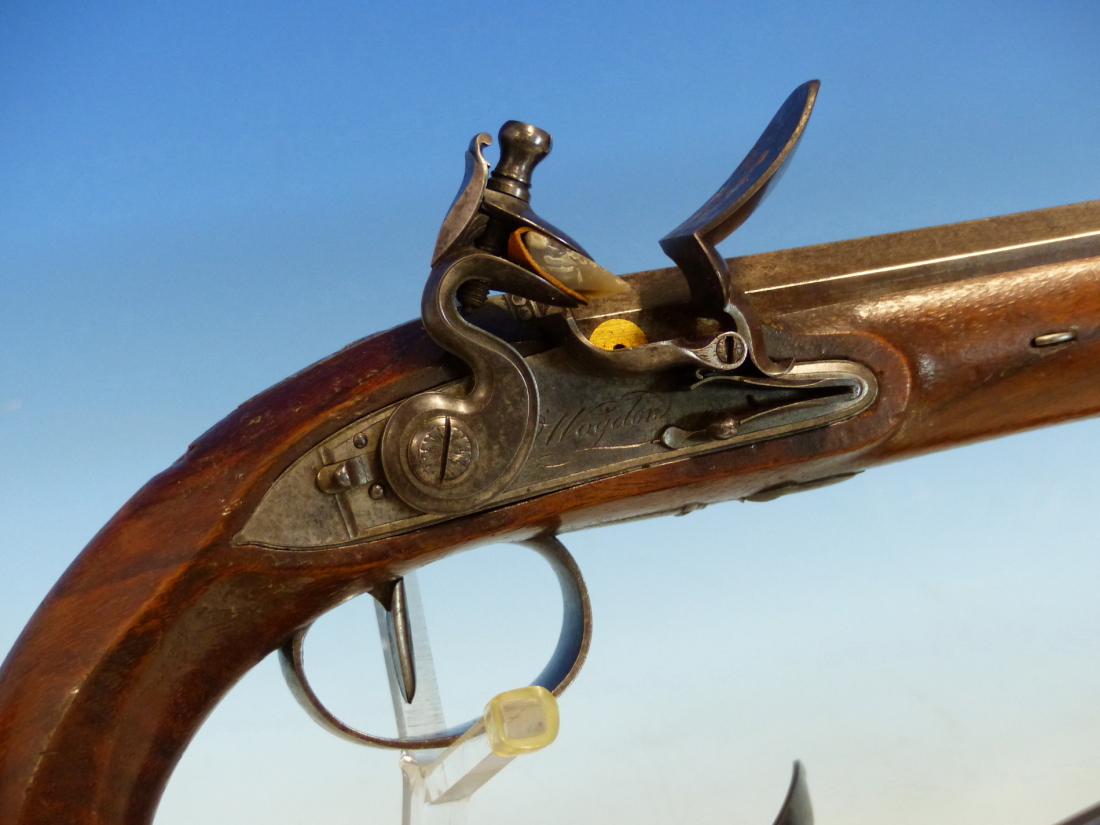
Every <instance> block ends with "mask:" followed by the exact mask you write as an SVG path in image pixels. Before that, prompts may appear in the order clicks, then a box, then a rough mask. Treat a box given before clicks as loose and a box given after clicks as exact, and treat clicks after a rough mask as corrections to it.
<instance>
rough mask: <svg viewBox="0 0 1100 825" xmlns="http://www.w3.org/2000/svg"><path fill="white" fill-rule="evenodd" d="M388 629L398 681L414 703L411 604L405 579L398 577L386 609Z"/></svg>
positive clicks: (406, 700)
mask: <svg viewBox="0 0 1100 825" xmlns="http://www.w3.org/2000/svg"><path fill="white" fill-rule="evenodd" d="M386 629H387V630H388V631H389V633H390V647H391V649H392V650H393V652H394V654H395V655H394V659H395V660H396V664H397V667H396V668H395V670H396V671H397V681H398V683H399V684H400V686H401V692H402V693H403V694H404V696H405V702H406V703H407V704H410V705H411V704H412V700H413V697H414V696H415V695H416V661H415V660H414V659H413V641H412V628H411V627H410V626H409V605H408V601H407V600H406V598H405V580H404V579H398V580H397V583H396V584H395V585H394V588H393V596H391V598H390V605H389V609H388V610H387V611H386Z"/></svg>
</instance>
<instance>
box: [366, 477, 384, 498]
mask: <svg viewBox="0 0 1100 825" xmlns="http://www.w3.org/2000/svg"><path fill="white" fill-rule="evenodd" d="M367 495H369V496H370V497H371V498H373V499H374V500H375V501H377V500H378V499H380V498H382V497H383V496H385V495H386V488H385V487H383V486H382V485H381V484H378V483H377V482H376V483H374V484H372V485H371V486H370V487H368V488H367Z"/></svg>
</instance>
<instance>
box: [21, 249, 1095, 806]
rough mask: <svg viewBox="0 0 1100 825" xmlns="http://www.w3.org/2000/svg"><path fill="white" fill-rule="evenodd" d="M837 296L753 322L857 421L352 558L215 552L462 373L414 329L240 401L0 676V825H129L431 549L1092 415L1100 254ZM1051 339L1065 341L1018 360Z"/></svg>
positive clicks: (659, 470)
mask: <svg viewBox="0 0 1100 825" xmlns="http://www.w3.org/2000/svg"><path fill="white" fill-rule="evenodd" d="M735 263H736V262H735ZM840 297H841V299H839V300H834V301H830V302H828V303H826V304H824V305H819V306H811V307H807V306H806V305H805V303H803V304H799V303H798V302H797V301H791V302H789V303H788V304H787V305H786V306H784V305H783V302H782V301H781V300H778V298H776V299H772V300H769V301H767V302H764V304H765V306H766V314H767V319H768V320H769V321H770V322H771V323H772V324H773V325H774V326H775V329H776V331H775V332H774V334H772V335H770V345H771V347H773V348H774V351H775V353H776V354H777V355H778V356H781V357H786V356H792V357H796V358H799V359H802V360H817V359H822V358H848V359H852V360H856V361H859V362H861V363H864V364H866V365H867V366H869V367H870V368H871V369H873V371H874V372H875V374H876V376H877V378H878V380H879V382H880V396H879V398H878V400H876V402H875V403H874V404H873V405H872V406H871V408H870V409H869V410H867V411H866V412H865V413H863V414H862V415H860V416H858V417H856V418H854V419H851V420H849V421H845V422H842V423H838V424H835V425H832V426H829V427H825V428H822V429H818V430H813V431H809V432H805V433H801V434H798V435H794V436H789V437H786V438H781V439H776V440H773V441H768V442H763V443H759V444H755V445H750V446H746V447H740V448H733V449H729V450H726V451H722V452H717V453H710V454H707V455H702V456H697V457H693V458H686V459H682V460H679V461H675V462H672V463H669V464H666V465H662V466H659V467H651V468H647V469H640V470H636V471H632V472H628V473H624V474H621V475H618V476H614V477H611V478H606V479H602V480H599V481H594V482H591V483H588V484H584V485H581V486H578V487H575V488H572V489H569V490H563V491H559V492H556V493H551V494H548V495H545V496H541V497H538V498H535V499H532V500H529V501H525V502H522V503H518V504H515V505H510V506H506V507H500V508H496V509H492V510H489V511H487V512H483V513H479V514H476V515H471V516H465V517H461V518H456V519H453V520H451V521H447V522H443V523H440V524H436V525H433V526H431V527H429V528H426V529H423V530H419V531H417V532H415V533H410V534H406V535H401V536H395V537H392V538H388V539H382V540H376V541H372V542H365V543H361V544H352V545H346V546H341V547H336V548H330V549H324V550H316V551H309V552H301V551H279V550H270V549H265V548H260V547H256V546H249V545H243V546H234V545H233V544H232V543H231V538H232V536H233V535H234V534H235V533H236V532H237V531H238V530H240V529H241V527H242V526H243V524H244V522H245V521H246V520H247V518H248V517H249V515H250V514H251V512H252V510H253V508H254V507H255V506H256V504H257V503H258V502H259V500H260V498H261V497H262V495H263V494H264V492H266V490H267V489H268V488H269V486H270V485H271V484H272V483H273V482H274V480H275V479H276V478H277V477H278V475H279V473H281V472H282V471H283V470H284V469H285V468H286V467H288V466H289V465H290V464H291V463H292V462H293V461H294V460H295V459H296V458H298V457H299V456H300V455H301V454H302V453H303V452H305V451H306V450H307V449H309V448H310V447H311V446H313V445H314V444H316V443H317V442H318V441H320V440H322V439H323V438H325V437H326V436H328V435H330V434H331V433H333V432H335V431H336V430H338V429H340V428H341V427H343V426H345V425H347V424H348V423H350V422H351V421H354V420H356V419H357V418H360V417H362V416H364V415H366V414H368V413H370V412H371V411H373V410H376V409H379V408H381V407H384V406H386V405H388V404H391V403H393V402H394V401H396V400H398V399H400V398H403V397H406V396H408V395H409V394H411V393H414V392H418V391H421V390H423V389H427V388H429V387H431V386H435V385H437V384H439V383H442V382H444V381H447V380H452V379H454V378H456V377H458V376H459V375H460V374H461V370H460V369H459V366H458V365H457V364H456V363H455V362H454V361H453V359H451V358H450V357H448V356H446V355H445V354H444V353H442V352H441V351H440V350H439V349H438V348H437V347H436V346H435V345H434V344H433V343H432V342H431V341H430V340H429V339H428V338H427V336H426V335H425V334H424V332H423V330H422V328H421V327H420V325H419V324H418V323H413V324H408V325H405V326H402V327H399V328H397V329H395V330H391V331H390V332H387V333H383V334H380V335H377V336H374V337H372V338H368V339H364V340H363V341H359V342H357V343H355V344H353V345H351V346H350V347H348V348H346V349H344V350H342V351H340V352H338V353H336V354H335V355H333V356H331V357H330V358H328V359H325V360H324V361H321V362H319V363H318V364H315V365H314V366H312V367H310V368H308V369H306V370H304V371H302V372H301V373H299V374H297V375H295V376H293V377H291V378H289V379H287V380H286V381H284V382H283V383H281V384H279V385H277V386H275V387H273V388H272V389H270V390H268V391H266V392H264V393H262V394H261V395H259V396H257V397H255V398H253V399H251V400H250V401H248V402H246V403H245V404H243V405H242V406H241V407H240V408H239V409H238V410H237V411H235V412H234V413H233V414H232V415H230V416H229V417H228V418H227V419H225V420H224V421H223V422H221V423H220V424H218V425H217V426H215V427H214V428H213V429H211V430H210V431H209V432H207V433H206V434H204V435H203V436H202V437H201V438H199V439H198V440H197V441H196V442H195V444H194V445H192V447H191V448H190V449H189V450H188V452H187V453H186V454H185V455H184V456H183V457H182V458H181V459H180V460H179V461H177V462H176V463H175V464H173V465H172V466H171V467H170V468H168V469H167V470H166V471H165V472H163V473H161V474H160V475H158V476H157V477H155V478H154V479H152V480H151V481H150V482H149V483H148V484H147V485H145V487H143V488H142V489H141V490H140V491H139V492H138V493H137V494H135V496H134V497H133V498H132V499H131V500H130V501H129V502H128V503H127V504H126V506H125V507H124V508H123V509H122V510H121V511H120V512H119V513H118V514H117V515H116V516H115V517H114V518H113V519H112V520H111V521H110V522H109V523H108V524H107V525H106V526H105V527H104V528H103V529H102V530H101V531H100V532H99V534H98V535H97V536H96V537H95V538H94V539H93V541H92V542H91V543H90V544H89V545H88V547H87V548H86V549H85V550H84V552H83V553H82V554H81V555H80V556H79V557H78V558H77V560H76V561H75V562H74V563H73V565H72V566H71V567H70V568H69V570H68V571H67V572H66V573H65V575H64V576H63V578H62V579H61V580H60V581H59V582H58V583H57V585H56V586H55V587H54V588H53V590H52V591H51V593H50V594H49V596H48V597H47V598H46V600H45V602H44V603H43V604H42V606H41V607H40V608H39V610H38V611H37V612H36V614H35V616H34V617H33V619H32V620H31V622H30V624H29V625H28V626H27V628H26V629H25V631H24V632H23V634H22V636H21V637H20V639H19V640H18V641H17V643H16V645H15V647H14V648H13V650H12V652H11V654H10V655H9V657H8V659H7V660H6V662H5V663H4V665H3V667H2V668H0V822H3V823H5V824H6V823H12V825H17V824H18V825H31V824H32V823H33V824H34V825H46V823H51V825H52V823H73V825H91V824H92V823H96V824H97V825H141V824H142V823H148V822H149V821H150V820H151V819H152V816H153V812H154V810H155V807H156V804H157V801H158V799H159V798H160V795H161V792H162V790H163V788H164V785H165V783H166V782H167V779H168V776H169V774H170V773H171V770H172V768H173V767H174V765H175V764H176V762H177V760H178V759H179V757H180V755H181V754H182V752H183V750H184V748H185V747H186V745H187V743H188V741H189V740H190V739H191V737H192V735H193V734H194V732H195V731H196V730H197V728H198V726H199V725H200V724H201V723H202V721H203V719H204V718H205V717H206V715H207V714H208V713H209V712H210V711H211V710H212V709H213V707H214V706H215V704H216V703H217V701H218V700H219V699H220V698H221V697H222V696H223V695H224V694H225V692H226V691H227V690H228V689H229V688H230V687H231V686H232V685H233V684H234V683H235V682H236V681H237V680H238V679H239V678H240V677H241V676H242V675H243V674H244V673H245V672H246V671H247V670H248V669H249V668H251V667H252V666H253V665H254V664H255V663H257V662H258V661H259V660H260V659H261V658H263V657H264V656H266V655H267V654H268V653H269V652H270V651H272V650H274V649H275V648H276V647H277V646H278V645H279V644H280V643H281V642H282V641H283V640H284V639H285V638H286V637H287V636H288V635H289V634H290V633H291V632H292V631H293V630H294V629H295V628H297V627H299V626H300V625H302V624H304V623H306V622H308V621H310V620H312V619H313V618H315V617H316V616H317V615H319V614H320V613H322V612H324V611H325V610H327V609H329V608H330V607H332V606H333V605H335V604H337V603H339V602H340V601H342V600H343V599H344V598H345V597H346V596H347V595H349V594H352V593H359V592H362V591H363V590H365V589H367V588H368V587H370V586H372V585H374V584H376V583H378V582H380V581H383V580H386V579H388V578H391V577H393V576H395V575H399V574H401V573H402V572H405V571H407V570H409V569H412V568H415V567H417V566H420V565H422V564H425V563H427V562H430V561H432V560H435V559H438V558H440V557H442V556H443V555H446V554H448V553H453V552H457V551H459V550H462V549H465V548H468V547H472V546H474V545H476V544H481V543H489V542H495V541H511V540H519V539H523V538H528V537H530V536H533V535H536V534H539V533H544V532H561V531H566V530H571V529H578V528H581V527H588V526H593V525H598V524H601V523H606V522H609V521H614V520H618V519H624V518H631V517H636V516H641V515H647V514H657V513H662V512H670V511H675V510H678V509H680V508H683V507H685V506H689V505H694V504H700V503H709V502H715V501H721V500H727V499H730V498H737V497H742V496H746V495H750V494H752V493H755V492H757V491H759V490H762V489H765V488H769V487H772V486H775V485H777V484H781V483H786V482H803V481H810V480H813V479H816V478H821V477H824V476H830V475H835V474H838V473H845V472H853V471H857V470H862V469H864V468H867V467H871V466H873V465H875V464H879V463H882V462H885V461H892V460H897V459H900V458H905V457H908V456H912V455H917V454H920V453H923V452H928V451H930V450H936V449H942V448H946V447H950V446H953V445H956V444H961V443H965V442H969V441H974V440H977V439H982V438H988V437H992V436H995V435H1001V434H1005V433H1009V432H1015V431H1019V430H1022V429H1026V428H1030V427H1035V426H1040V425H1044V424H1051V423H1055V422H1058V421H1064V420H1069V419H1073V418H1079V417H1082V416H1086V415H1095V414H1097V413H1098V412H1100V329H1098V325H1100V259H1098V258H1088V259H1083V260H1076V261H1071V262H1059V263H1053V264H1045V265H1042V266H1036V267H1030V268H1027V269H1022V270H1017V271H1012V272H1001V273H994V274H986V275H980V276H977V277H968V278H966V279H964V280H961V281H953V282H945V283H935V284H930V285H928V286H924V287H919V288H907V289H905V290H904V291H902V292H900V293H897V294H892V295H888V296H882V295H878V296H874V297H869V298H865V299H861V298H858V297H857V298H854V299H850V300H849V299H844V298H843V296H840ZM1062 329H1072V330H1074V331H1075V332H1076V333H1077V340H1076V341H1075V342H1073V343H1071V344H1064V345H1060V346H1055V347H1051V348H1046V349H1038V348H1035V347H1033V346H1031V343H1030V342H1031V340H1032V338H1034V337H1035V336H1036V335H1039V334H1043V333H1047V332H1052V331H1057V330H1062Z"/></svg>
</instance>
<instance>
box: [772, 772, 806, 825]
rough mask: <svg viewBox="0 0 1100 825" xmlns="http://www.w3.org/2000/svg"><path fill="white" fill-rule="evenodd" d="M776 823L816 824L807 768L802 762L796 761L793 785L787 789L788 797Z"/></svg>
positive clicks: (792, 824) (784, 824)
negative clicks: (811, 803)
mask: <svg viewBox="0 0 1100 825" xmlns="http://www.w3.org/2000/svg"><path fill="white" fill-rule="evenodd" d="M775 825H814V810H813V806H812V805H810V789H809V787H808V786H807V784H806V769H805V768H803V767H802V763H801V762H795V763H794V773H793V774H792V776H791V785H790V787H789V788H788V789H787V798H786V799H784V800H783V807H782V808H780V810H779V816H777V817H776V818H775Z"/></svg>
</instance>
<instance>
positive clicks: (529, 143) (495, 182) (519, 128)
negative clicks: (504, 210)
mask: <svg viewBox="0 0 1100 825" xmlns="http://www.w3.org/2000/svg"><path fill="white" fill-rule="evenodd" d="M497 137H498V139H499V140H500V161H499V162H498V163H497V165H496V168H495V169H493V174H492V176H491V177H490V178H489V183H488V187H489V188H490V189H495V190H496V191H497V192H503V193H504V194H506V195H511V196H512V197H515V198H519V199H520V200H521V201H529V200H530V199H531V172H532V171H533V170H534V168H535V167H536V166H538V164H539V163H540V162H541V161H542V159H543V158H544V157H546V156H547V155H549V154H550V149H551V146H552V145H553V141H552V140H551V138H550V133H549V132H544V131H543V130H542V129H539V128H538V127H537V126H532V125H531V124H530V123H520V122H519V121H518V120H509V121H508V122H507V123H505V124H504V125H503V126H501V127H500V133H499V134H498V135H497Z"/></svg>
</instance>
